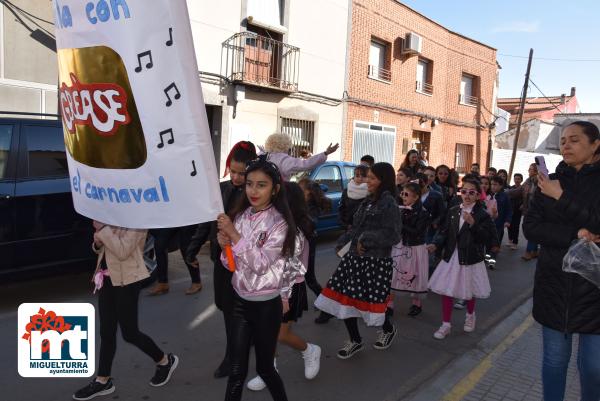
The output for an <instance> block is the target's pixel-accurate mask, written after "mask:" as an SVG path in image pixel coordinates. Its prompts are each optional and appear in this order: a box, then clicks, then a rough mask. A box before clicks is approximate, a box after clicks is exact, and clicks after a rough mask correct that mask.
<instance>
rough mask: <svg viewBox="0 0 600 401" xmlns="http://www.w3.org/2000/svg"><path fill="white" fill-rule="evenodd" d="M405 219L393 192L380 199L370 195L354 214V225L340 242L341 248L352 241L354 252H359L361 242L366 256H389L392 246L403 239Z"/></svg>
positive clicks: (351, 248)
mask: <svg viewBox="0 0 600 401" xmlns="http://www.w3.org/2000/svg"><path fill="white" fill-rule="evenodd" d="M401 235H402V220H401V218H400V209H399V208H398V203H396V199H395V198H394V196H393V195H392V194H390V193H389V192H387V191H386V192H384V193H382V194H381V196H380V197H379V199H378V200H373V198H372V197H370V196H368V197H366V198H365V199H364V200H363V202H362V203H361V204H360V207H359V208H358V210H357V211H356V213H355V214H354V223H353V225H352V228H351V229H350V230H348V231H347V232H346V233H344V234H343V235H342V236H341V237H340V238H339V239H338V243H337V248H338V249H340V248H342V247H343V246H344V245H346V244H347V243H348V242H349V241H352V245H351V247H350V252H352V253H356V246H357V244H358V242H359V241H360V243H361V244H362V245H363V247H364V248H365V249H366V252H365V254H364V255H363V256H372V257H377V258H389V257H390V256H391V253H392V246H394V245H396V244H397V243H398V242H400V238H401Z"/></svg>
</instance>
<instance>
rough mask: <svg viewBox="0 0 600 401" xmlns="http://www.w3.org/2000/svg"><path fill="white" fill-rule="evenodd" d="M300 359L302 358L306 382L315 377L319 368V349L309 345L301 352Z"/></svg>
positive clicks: (316, 346)
mask: <svg viewBox="0 0 600 401" xmlns="http://www.w3.org/2000/svg"><path fill="white" fill-rule="evenodd" d="M302 358H304V377H306V378H307V379H308V380H312V379H314V378H315V377H317V375H318V374H319V369H320V368H321V347H319V346H318V345H315V344H310V343H309V344H308V347H307V348H306V350H304V351H302Z"/></svg>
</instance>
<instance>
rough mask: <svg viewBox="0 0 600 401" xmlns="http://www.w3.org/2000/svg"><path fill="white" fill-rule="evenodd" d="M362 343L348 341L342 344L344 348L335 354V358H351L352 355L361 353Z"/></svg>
mask: <svg viewBox="0 0 600 401" xmlns="http://www.w3.org/2000/svg"><path fill="white" fill-rule="evenodd" d="M362 349H363V345H362V343H355V342H354V341H348V342H346V343H345V344H344V347H343V348H342V349H340V350H339V351H338V352H337V357H338V358H340V359H348V358H352V357H353V356H354V354H356V353H357V352H359V351H362Z"/></svg>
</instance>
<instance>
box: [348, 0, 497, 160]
mask: <svg viewBox="0 0 600 401" xmlns="http://www.w3.org/2000/svg"><path fill="white" fill-rule="evenodd" d="M351 7H352V29H351V45H350V49H349V57H350V62H349V67H348V83H347V102H346V119H345V132H344V140H343V147H344V149H343V155H344V159H346V160H354V161H357V160H358V158H360V156H361V155H362V154H365V153H369V154H373V155H374V156H376V159H378V160H380V161H388V162H392V163H393V164H394V166H395V167H398V166H399V165H400V163H401V162H402V160H403V158H404V154H405V153H406V152H407V151H408V150H410V149H413V148H416V149H419V150H426V151H427V152H428V154H429V161H430V164H432V165H438V164H442V163H444V164H447V165H449V166H450V167H456V168H457V169H458V170H459V171H460V172H463V171H464V170H467V169H469V168H470V164H471V163H472V162H479V163H481V164H487V159H488V146H489V140H490V137H491V134H492V132H491V131H492V129H491V128H490V126H493V125H491V123H492V122H493V115H492V113H491V111H490V110H494V108H495V98H496V93H497V72H498V65H497V63H496V50H495V49H494V48H492V47H490V46H487V45H485V44H482V43H479V42H477V41H475V40H473V39H470V38H467V37H465V36H462V35H460V34H458V33H455V32H452V31H450V30H448V29H447V28H445V27H443V26H441V25H440V24H438V23H436V22H434V21H432V20H431V19H429V18H427V17H425V16H424V15H421V14H419V13H418V12H416V11H414V10H412V9H411V8H409V7H407V6H405V5H403V4H401V3H399V2H398V1H394V0H353V1H352V5H351Z"/></svg>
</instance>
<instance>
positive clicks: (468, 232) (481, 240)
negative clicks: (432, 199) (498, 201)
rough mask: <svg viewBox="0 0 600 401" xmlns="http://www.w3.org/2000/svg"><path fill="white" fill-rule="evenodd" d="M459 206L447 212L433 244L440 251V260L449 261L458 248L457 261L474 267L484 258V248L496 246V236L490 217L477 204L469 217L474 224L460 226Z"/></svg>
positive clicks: (460, 211)
mask: <svg viewBox="0 0 600 401" xmlns="http://www.w3.org/2000/svg"><path fill="white" fill-rule="evenodd" d="M461 213H462V209H461V207H460V206H454V207H452V208H451V209H450V210H448V216H447V218H446V221H445V222H444V224H443V226H442V228H441V230H440V231H439V232H438V233H437V235H436V236H435V238H434V239H433V243H434V244H435V245H436V246H437V247H438V248H441V249H442V259H444V260H445V261H446V262H448V261H450V258H451V257H452V254H453V253H454V250H455V249H457V248H458V259H459V263H460V264H461V265H474V264H476V263H479V262H482V261H483V260H484V258H485V247H486V246H488V247H493V246H498V234H497V233H496V227H495V226H494V222H493V221H492V218H491V217H490V215H489V214H488V213H487V212H486V211H485V208H484V207H483V206H482V205H481V204H480V203H477V204H476V205H475V206H474V207H473V210H472V211H471V215H472V216H473V218H474V220H475V224H473V226H470V225H469V224H467V223H464V224H463V226H462V228H460V229H459V225H460V214H461Z"/></svg>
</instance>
